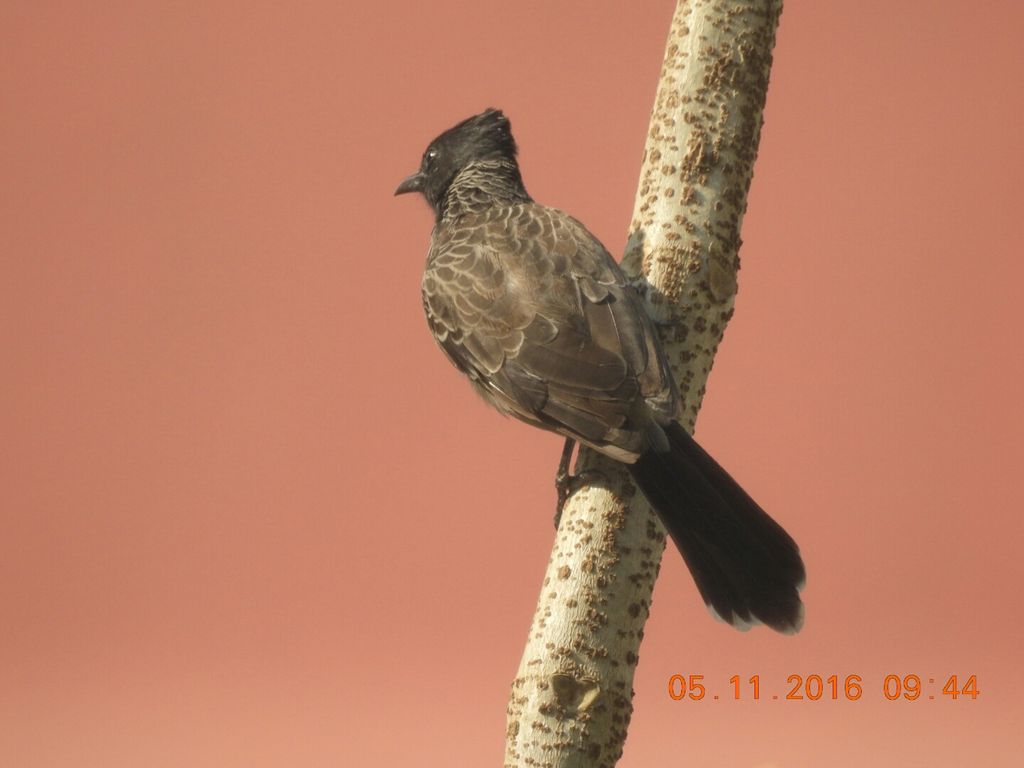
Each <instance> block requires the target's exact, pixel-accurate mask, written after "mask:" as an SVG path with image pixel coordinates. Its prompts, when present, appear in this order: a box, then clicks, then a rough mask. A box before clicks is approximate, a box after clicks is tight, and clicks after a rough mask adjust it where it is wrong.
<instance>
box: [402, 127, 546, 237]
mask: <svg viewBox="0 0 1024 768" xmlns="http://www.w3.org/2000/svg"><path fill="white" fill-rule="evenodd" d="M516 153H517V149H516V141H515V139H514V138H512V129H511V126H510V124H509V120H508V118H507V117H505V115H504V113H502V111H501V110H500V109H487V110H485V111H483V112H481V113H480V114H479V115H473V117H470V118H468V119H466V120H463V121H462V122H461V123H459V124H458V125H456V126H454V127H452V128H449V129H448V130H447V131H445V132H444V133H442V134H441V135H440V136H438V137H437V138H436V139H434V140H433V141H432V142H430V146H428V147H427V149H426V151H425V152H424V153H423V160H422V162H421V163H420V169H419V170H418V171H417V172H416V173H414V174H412V175H411V176H409V177H408V178H406V179H405V180H404V181H403V182H402V183H401V184H400V185H399V187H398V189H397V190H395V194H396V195H401V194H405V193H407V192H421V193H422V194H423V196H424V197H425V198H427V202H428V203H430V206H431V207H432V208H433V209H434V211H435V212H436V213H437V214H438V216H439V217H440V215H441V214H442V212H443V210H444V207H445V205H446V202H445V199H446V197H447V195H448V191H449V189H450V188H451V187H452V182H454V181H455V179H456V177H458V176H459V174H460V173H461V172H462V171H464V170H466V169H467V168H469V167H470V166H471V165H474V164H486V167H487V174H486V176H488V177H491V178H492V180H493V181H494V182H499V181H501V182H502V183H500V184H496V187H497V188H500V189H506V188H511V189H512V190H513V191H516V192H517V193H521V194H517V196H519V197H523V198H525V197H526V190H524V189H523V188H522V179H521V177H520V175H519V166H518V164H517V163H516ZM481 167H483V165H481ZM476 181H477V183H478V186H488V185H487V184H486V180H483V182H482V180H481V179H477V180H476ZM481 182H482V183H481Z"/></svg>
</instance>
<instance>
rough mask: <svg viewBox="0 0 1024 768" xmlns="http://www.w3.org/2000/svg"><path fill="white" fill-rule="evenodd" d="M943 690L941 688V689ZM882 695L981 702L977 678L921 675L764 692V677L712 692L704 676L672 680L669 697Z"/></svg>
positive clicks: (795, 680)
mask: <svg viewBox="0 0 1024 768" xmlns="http://www.w3.org/2000/svg"><path fill="white" fill-rule="evenodd" d="M940 686H941V687H940ZM865 688H867V690H868V694H867V695H869V696H872V697H874V696H877V695H878V694H881V695H882V696H883V697H884V698H885V699H886V700H887V701H917V700H925V701H935V700H937V699H946V700H951V701H956V700H958V699H971V700H973V699H977V698H978V696H979V695H980V693H981V692H980V691H979V690H978V676H977V675H967V676H961V675H947V676H945V677H940V678H934V677H922V676H921V675H916V674H911V675H896V674H892V675H885V677H884V678H881V679H876V680H872V681H870V683H865V682H864V677H863V676H862V675H845V676H840V675H828V676H824V675H817V674H811V675H790V676H789V677H787V678H786V684H785V685H784V686H783V685H780V686H778V688H777V689H776V688H775V687H774V686H772V687H771V690H768V689H763V688H762V685H761V676H760V675H751V676H750V677H748V678H741V677H740V675H733V676H732V677H730V678H729V685H728V686H722V688H721V692H720V693H719V692H718V690H719V689H718V687H715V690H714V691H709V689H708V683H705V681H704V675H678V674H677V675H672V676H671V677H669V679H668V695H669V698H671V699H672V700H674V701H686V700H689V701H702V700H705V699H711V700H714V701H718V700H719V699H726V700H732V701H762V700H768V701H840V700H843V701H859V700H860V699H861V698H862V697H864V696H865Z"/></svg>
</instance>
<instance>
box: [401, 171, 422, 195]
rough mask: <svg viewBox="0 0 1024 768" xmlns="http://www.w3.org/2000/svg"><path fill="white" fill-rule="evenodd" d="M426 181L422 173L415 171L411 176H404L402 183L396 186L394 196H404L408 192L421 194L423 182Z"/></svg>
mask: <svg viewBox="0 0 1024 768" xmlns="http://www.w3.org/2000/svg"><path fill="white" fill-rule="evenodd" d="M424 181H426V177H425V176H424V175H423V172H422V171H416V173H414V174H413V175H412V176H406V177H405V179H403V180H402V183H401V184H399V185H398V189H396V190H395V194H396V195H405V194H408V193H409V192H422V191H423V182H424Z"/></svg>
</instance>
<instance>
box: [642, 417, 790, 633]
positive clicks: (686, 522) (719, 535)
mask: <svg viewBox="0 0 1024 768" xmlns="http://www.w3.org/2000/svg"><path fill="white" fill-rule="evenodd" d="M665 432H666V434H667V435H668V439H669V445H670V450H668V451H667V452H663V453H658V452H655V451H648V452H647V453H645V454H644V455H643V456H641V457H640V458H639V459H638V460H637V461H636V463H635V464H632V465H630V470H631V471H632V473H633V479H634V480H635V481H636V484H637V485H638V486H639V487H640V490H642V491H643V493H644V496H646V497H647V500H648V501H649V502H650V503H651V506H653V507H654V508H655V510H656V511H657V512H658V516H659V517H660V518H661V521H662V522H663V523H664V525H665V528H666V529H667V530H668V532H669V534H670V535H671V536H672V539H673V540H674V541H675V543H676V546H677V547H679V551H680V552H681V553H682V555H683V559H684V560H685V561H686V564H687V566H689V568H690V573H692V574H693V578H694V581H696V582H697V589H698V590H700V594H701V596H702V597H703V598H704V602H705V603H707V606H708V608H709V609H710V610H711V611H712V613H714V614H716V615H717V616H718V617H719V618H722V619H724V620H725V621H726V622H727V623H729V624H731V625H733V626H734V627H736V628H737V629H747V628H749V627H750V626H751V625H752V624H756V623H758V622H760V623H764V624H766V625H768V626H769V627H771V628H772V629H774V630H776V631H778V632H783V633H786V634H792V633H794V632H797V631H798V630H799V629H800V627H801V625H802V624H803V618H804V607H803V603H801V602H800V595H799V590H800V589H801V588H802V587H803V585H804V580H805V575H804V564H803V561H802V560H801V559H800V550H799V548H798V547H797V545H796V542H794V541H793V539H792V538H790V536H789V534H787V533H786V532H785V531H784V530H783V529H782V526H780V525H779V524H778V523H776V522H775V521H774V520H772V519H771V518H770V517H769V516H768V514H767V513H766V512H765V511H764V510H763V509H761V507H759V506H758V504H757V502H755V501H754V500H753V499H752V498H750V496H748V495H747V493H746V491H744V490H743V489H742V488H740V486H739V484H738V483H737V482H736V481H735V480H733V479H732V477H730V476H729V473H728V472H726V471H725V470H724V469H722V467H721V466H719V464H718V462H716V461H715V460H714V459H713V458H711V456H709V455H708V453H707V452H706V451H705V450H704V449H703V448H701V447H700V446H699V445H698V444H697V442H696V441H695V440H694V439H693V438H692V437H690V435H689V434H687V432H686V430H684V429H683V428H682V427H681V426H680V425H679V424H672V425H671V426H669V427H668V428H667V429H666V430H665Z"/></svg>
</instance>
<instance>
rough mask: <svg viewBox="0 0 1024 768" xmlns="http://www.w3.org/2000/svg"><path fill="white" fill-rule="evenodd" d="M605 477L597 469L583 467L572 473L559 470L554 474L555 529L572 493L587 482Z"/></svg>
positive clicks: (604, 478) (605, 476) (605, 478)
mask: <svg viewBox="0 0 1024 768" xmlns="http://www.w3.org/2000/svg"><path fill="white" fill-rule="evenodd" d="M607 479H608V477H607V475H605V474H604V472H601V471H600V470H597V469H584V470H581V471H579V472H577V473H576V474H573V475H571V474H569V473H568V472H561V471H560V472H559V473H558V474H557V475H555V491H556V492H557V494H558V500H557V501H556V502H555V503H556V507H555V530H557V529H558V526H559V524H560V523H561V522H562V509H563V508H564V507H565V502H567V501H568V500H569V497H570V496H571V495H572V494H574V493H576V491H578V490H579V489H580V488H582V487H583V486H584V485H587V484H588V483H592V482H594V481H595V480H607Z"/></svg>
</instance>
